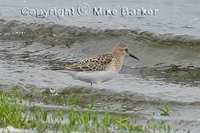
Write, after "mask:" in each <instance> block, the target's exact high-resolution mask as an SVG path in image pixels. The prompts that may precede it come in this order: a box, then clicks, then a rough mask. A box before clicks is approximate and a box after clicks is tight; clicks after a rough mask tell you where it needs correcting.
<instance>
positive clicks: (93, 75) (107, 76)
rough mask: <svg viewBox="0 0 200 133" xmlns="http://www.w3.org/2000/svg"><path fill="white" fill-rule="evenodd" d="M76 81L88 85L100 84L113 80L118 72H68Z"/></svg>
mask: <svg viewBox="0 0 200 133" xmlns="http://www.w3.org/2000/svg"><path fill="white" fill-rule="evenodd" d="M67 73H69V74H70V75H71V76H72V77H73V78H74V79H78V80H81V81H85V82H88V83H100V82H106V81H108V80H111V79H113V78H114V77H115V76H116V75H117V74H118V72H116V71H95V72H88V71H86V72H75V71H67Z"/></svg>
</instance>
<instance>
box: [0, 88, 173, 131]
mask: <svg viewBox="0 0 200 133" xmlns="http://www.w3.org/2000/svg"><path fill="white" fill-rule="evenodd" d="M75 101H77V98H76V97H74V98H72V97H70V99H68V104H69V105H72V104H73V105H74V106H71V107H72V108H70V109H68V110H64V109H54V110H46V109H45V108H42V107H36V106H27V105H30V103H28V102H27V101H25V99H23V98H22V97H21V96H20V95H19V94H18V93H16V91H13V92H12V93H5V92H3V91H0V127H1V128H7V127H8V126H12V127H14V128H18V129H26V130H27V129H28V130H32V131H33V130H34V131H35V130H36V131H37V132H45V131H53V132H58V131H60V132H66V133H70V132H81V133H82V132H88V133H110V132H120V133H123V132H126V133H127V132H128V133H129V132H130V133H133V132H137V133H138V132H142V133H144V132H145V133H151V132H155V131H159V132H163V133H167V132H170V130H171V127H170V126H169V125H168V124H166V123H164V122H155V121H149V122H148V123H146V124H145V125H144V124H141V125H140V124H137V123H136V122H135V120H134V118H133V117H132V116H127V115H126V116H124V115H116V114H111V113H108V112H105V113H101V114H100V113H97V112H96V111H94V110H93V104H95V103H91V105H88V107H87V110H85V111H79V108H78V107H77V106H76V105H77V102H75ZM66 106H67V105H66Z"/></svg>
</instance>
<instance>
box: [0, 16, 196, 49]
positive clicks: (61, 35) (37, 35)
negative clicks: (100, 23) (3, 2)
mask: <svg viewBox="0 0 200 133" xmlns="http://www.w3.org/2000/svg"><path fill="white" fill-rule="evenodd" d="M122 36H124V37H129V38H133V39H135V40H140V41H145V42H150V43H152V44H155V45H169V46H170V45H173V46H174V45H180V46H194V45H197V46H198V45H199V44H200V38H196V37H194V36H188V35H174V34H156V33H152V32H148V31H141V30H132V29H104V30H100V29H92V28H87V27H77V26H63V25H58V24H55V23H42V24H41V23H23V22H20V21H16V20H12V21H6V20H4V19H0V39H1V40H24V41H28V42H31V41H36V42H40V43H44V44H49V45H53V46H54V45H66V46H67V47H70V46H71V45H72V44H73V43H75V42H84V41H87V40H89V39H102V38H110V37H122Z"/></svg>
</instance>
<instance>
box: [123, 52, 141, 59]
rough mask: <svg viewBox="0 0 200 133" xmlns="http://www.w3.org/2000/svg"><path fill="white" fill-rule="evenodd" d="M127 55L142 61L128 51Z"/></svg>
mask: <svg viewBox="0 0 200 133" xmlns="http://www.w3.org/2000/svg"><path fill="white" fill-rule="evenodd" d="M126 53H127V54H128V55H129V56H130V57H132V58H134V59H136V60H138V61H139V60H140V59H139V58H138V57H136V56H135V55H133V54H131V53H130V52H129V51H128V50H126Z"/></svg>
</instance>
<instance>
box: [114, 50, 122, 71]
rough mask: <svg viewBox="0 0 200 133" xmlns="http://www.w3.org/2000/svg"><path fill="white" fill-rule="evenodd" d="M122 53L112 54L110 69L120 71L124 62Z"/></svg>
mask: <svg viewBox="0 0 200 133" xmlns="http://www.w3.org/2000/svg"><path fill="white" fill-rule="evenodd" d="M124 56H125V55H124V54H116V55H115V54H113V59H112V63H111V66H112V70H114V71H120V70H121V68H122V66H123V62H124Z"/></svg>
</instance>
